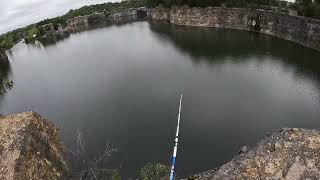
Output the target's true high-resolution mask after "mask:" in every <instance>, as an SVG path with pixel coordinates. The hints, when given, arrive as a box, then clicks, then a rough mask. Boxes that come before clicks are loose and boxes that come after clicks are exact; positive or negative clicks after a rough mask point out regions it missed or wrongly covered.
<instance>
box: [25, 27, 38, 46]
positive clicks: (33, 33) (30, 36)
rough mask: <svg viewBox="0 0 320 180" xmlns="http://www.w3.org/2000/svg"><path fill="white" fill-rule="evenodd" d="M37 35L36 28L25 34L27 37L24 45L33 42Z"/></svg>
mask: <svg viewBox="0 0 320 180" xmlns="http://www.w3.org/2000/svg"><path fill="white" fill-rule="evenodd" d="M37 34H39V32H38V29H37V28H36V27H33V28H32V29H30V30H29V31H28V32H27V35H26V37H25V41H26V43H29V42H33V41H34V40H35V38H36V37H37Z"/></svg>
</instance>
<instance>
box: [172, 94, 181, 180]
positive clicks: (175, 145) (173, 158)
mask: <svg viewBox="0 0 320 180" xmlns="http://www.w3.org/2000/svg"><path fill="white" fill-rule="evenodd" d="M181 103H182V94H181V95H180V103H179V114H178V124H177V131H176V137H175V138H174V148H173V154H172V162H171V171H170V180H174V175H175V167H176V158H177V150H178V139H179V129H180V117H181V116H180V114H181Z"/></svg>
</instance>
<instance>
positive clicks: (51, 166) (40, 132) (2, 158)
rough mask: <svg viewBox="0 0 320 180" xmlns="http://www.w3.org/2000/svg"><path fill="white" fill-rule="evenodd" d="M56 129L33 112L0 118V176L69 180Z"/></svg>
mask: <svg viewBox="0 0 320 180" xmlns="http://www.w3.org/2000/svg"><path fill="white" fill-rule="evenodd" d="M69 175H70V174H69V168H68V164H67V162H66V161H65V158H64V148H63V145H62V143H61V141H60V138H59V131H58V128H57V127H56V126H55V125H53V124H52V123H50V122H49V121H47V120H46V119H43V118H42V117H41V116H40V115H38V114H36V113H34V112H26V113H21V114H14V115H9V116H2V117H0V179H3V180H12V179H52V180H54V179H70V176H69Z"/></svg>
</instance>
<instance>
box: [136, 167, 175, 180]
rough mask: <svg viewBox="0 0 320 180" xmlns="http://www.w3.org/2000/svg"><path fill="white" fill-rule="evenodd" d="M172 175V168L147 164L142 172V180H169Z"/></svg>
mask: <svg viewBox="0 0 320 180" xmlns="http://www.w3.org/2000/svg"><path fill="white" fill-rule="evenodd" d="M169 175H170V167H169V166H166V165H163V164H159V163H158V164H151V163H148V164H146V165H145V166H144V167H143V168H142V169H141V170H140V178H141V179H142V180H167V179H169Z"/></svg>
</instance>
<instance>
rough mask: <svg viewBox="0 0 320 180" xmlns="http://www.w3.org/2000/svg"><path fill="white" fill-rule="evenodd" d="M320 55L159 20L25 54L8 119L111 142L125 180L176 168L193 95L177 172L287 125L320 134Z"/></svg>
mask: <svg viewBox="0 0 320 180" xmlns="http://www.w3.org/2000/svg"><path fill="white" fill-rule="evenodd" d="M319 59H320V53H319V52H316V51H313V50H311V49H308V48H304V47H302V46H299V45H296V44H293V43H290V42H287V41H284V40H281V39H276V38H273V37H271V36H266V35H261V34H255V33H250V32H243V31H237V30H225V29H212V28H211V29H210V28H196V27H192V28H191V27H180V26H174V25H170V24H163V23H156V22H150V23H149V22H135V23H127V24H122V25H120V26H117V25H111V26H107V27H105V28H98V29H92V30H90V31H84V32H82V33H77V34H72V35H71V36H70V37H69V38H67V39H65V40H64V41H62V42H59V43H56V44H55V45H54V46H47V47H46V48H37V47H34V46H30V45H29V46H26V45H24V44H18V45H17V46H15V47H14V48H13V50H12V55H11V56H10V63H11V71H12V73H11V75H9V77H10V78H11V79H12V80H13V81H14V82H15V87H14V88H13V89H12V90H11V91H9V92H8V93H7V94H6V95H5V96H4V98H3V99H2V101H1V105H0V110H1V112H4V113H6V114H9V113H15V112H21V111H26V110H35V111H37V112H39V113H40V114H42V115H43V116H45V117H46V118H48V119H49V120H50V121H52V122H54V123H56V124H57V125H58V126H59V127H60V129H61V134H62V139H63V141H64V144H65V145H66V146H68V147H69V148H70V149H74V144H75V143H74V141H75V136H76V130H77V129H85V130H86V132H87V142H88V144H87V146H88V147H89V149H88V151H89V154H92V155H94V154H97V153H99V152H100V151H101V149H103V147H104V145H105V144H106V141H108V142H109V143H111V144H114V145H116V146H117V147H118V148H119V152H118V153H117V154H116V155H115V156H114V157H113V159H112V162H111V164H110V165H113V167H121V174H122V175H123V177H124V178H125V179H127V178H128V177H132V176H134V175H135V174H137V171H138V170H139V169H140V168H141V167H143V166H144V165H145V164H146V163H148V162H161V163H164V164H169V161H170V157H171V153H172V141H173V137H174V134H175V127H176V118H177V107H178V101H179V94H180V92H181V91H183V94H184V100H183V104H182V119H181V129H180V130H181V131H180V132H181V134H180V135H181V141H180V144H179V145H180V147H179V152H178V159H177V168H178V169H177V170H178V171H177V173H178V175H179V176H185V175H187V174H192V173H195V172H200V171H203V170H206V169H210V168H213V167H218V166H220V165H221V164H223V163H224V162H226V161H228V160H230V159H231V158H232V157H233V156H234V154H235V153H236V152H237V151H238V150H239V148H241V147H242V146H243V145H253V144H254V143H256V142H257V141H258V140H259V139H260V138H261V137H263V136H264V135H265V134H266V133H267V132H268V131H272V130H274V129H277V128H281V127H286V126H287V127H302V128H315V129H319V128H320V121H319V119H320V102H319V94H320V93H319V74H320V72H319V71H320V68H319V67H320V66H319V62H318V60H319Z"/></svg>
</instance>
